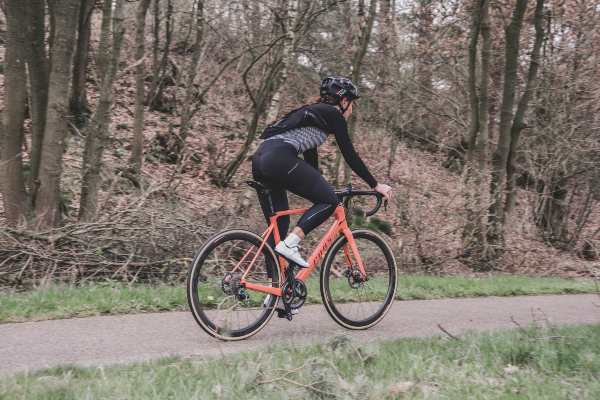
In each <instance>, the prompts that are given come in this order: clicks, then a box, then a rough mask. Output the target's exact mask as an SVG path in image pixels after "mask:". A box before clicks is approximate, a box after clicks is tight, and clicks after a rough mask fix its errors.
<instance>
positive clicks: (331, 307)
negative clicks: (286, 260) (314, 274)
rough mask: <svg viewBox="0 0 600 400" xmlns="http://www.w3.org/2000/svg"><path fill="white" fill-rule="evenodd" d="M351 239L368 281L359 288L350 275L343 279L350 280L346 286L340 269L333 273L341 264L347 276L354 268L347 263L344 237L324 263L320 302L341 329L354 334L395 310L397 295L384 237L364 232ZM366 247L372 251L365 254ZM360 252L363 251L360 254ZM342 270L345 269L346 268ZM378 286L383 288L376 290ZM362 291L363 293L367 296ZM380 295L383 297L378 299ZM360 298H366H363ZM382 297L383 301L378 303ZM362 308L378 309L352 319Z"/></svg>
mask: <svg viewBox="0 0 600 400" xmlns="http://www.w3.org/2000/svg"><path fill="white" fill-rule="evenodd" d="M352 235H353V237H354V240H355V242H356V244H357V247H358V248H359V253H360V255H361V258H362V259H363V264H364V266H365V269H366V272H367V276H368V277H369V280H367V281H366V282H363V283H356V282H354V283H353V284H354V285H356V287H353V286H352V285H351V281H350V278H348V276H347V275H346V276H343V279H346V280H347V282H344V281H343V279H342V277H340V276H339V271H338V270H337V269H336V272H335V273H334V272H332V268H334V267H335V268H340V264H343V265H345V266H346V270H344V273H347V271H350V268H351V267H352V266H348V265H347V264H348V262H347V260H346V257H345V256H344V253H343V246H344V245H346V244H347V243H348V241H347V239H346V237H345V236H343V235H342V236H340V237H339V238H338V239H337V240H336V241H335V242H334V243H333V245H332V246H331V248H330V249H329V251H328V252H327V254H326V256H325V259H324V261H323V268H322V269H321V276H320V288H321V298H322V299H323V304H324V305H325V309H326V310H327V312H328V313H329V315H330V316H331V318H333V320H334V321H335V322H337V323H338V324H339V325H341V326H343V327H344V328H347V329H354V330H360V329H368V328H370V327H372V326H374V325H376V324H377V323H379V322H380V321H381V320H382V319H383V317H384V316H385V315H386V314H387V312H388V311H389V309H390V307H391V306H392V303H393V301H394V297H395V295H396V285H397V276H396V275H397V266H396V261H395V259H394V256H393V253H392V249H391V248H390V246H389V245H388V244H387V243H386V241H385V240H384V239H383V238H381V236H379V235H378V234H376V233H375V232H372V231H369V230H365V229H358V230H353V231H352ZM367 243H368V244H370V245H371V247H370V248H369V249H368V251H365V244H367ZM361 248H363V249H362V250H361ZM339 258H341V259H342V260H343V261H341V260H339ZM341 268H342V269H343V267H341ZM354 271H356V269H355V270H354ZM369 282H371V283H369ZM377 285H378V286H380V287H379V288H376V286H377ZM334 289H335V290H338V289H339V292H340V293H341V294H340V295H338V294H334V293H333V291H334ZM360 289H364V293H363V292H361V290H360ZM369 290H370V291H369ZM383 291H384V292H385V293H383ZM367 292H368V293H367ZM380 292H381V295H379V293H380ZM336 293H337V292H336ZM357 295H358V298H357ZM361 295H364V296H365V297H361ZM379 297H381V300H377V299H378V298H379ZM357 300H358V301H357ZM361 300H362V301H361ZM360 304H367V305H368V306H375V310H374V311H373V312H368V313H367V315H363V316H360V317H353V316H352V315H351V314H352V313H351V312H350V309H353V308H360ZM355 306H356V307H355ZM363 308H364V307H363Z"/></svg>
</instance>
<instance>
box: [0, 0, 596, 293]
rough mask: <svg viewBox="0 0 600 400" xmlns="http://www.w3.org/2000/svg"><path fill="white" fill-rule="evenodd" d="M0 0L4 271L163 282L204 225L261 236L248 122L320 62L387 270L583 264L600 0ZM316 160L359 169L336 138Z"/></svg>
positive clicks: (298, 100) (544, 271) (302, 90)
mask: <svg viewBox="0 0 600 400" xmlns="http://www.w3.org/2000/svg"><path fill="white" fill-rule="evenodd" d="M0 8H1V13H0V56H1V58H2V69H1V70H0V72H1V74H0V99H1V100H0V108H1V113H2V121H3V123H2V124H0V127H1V128H0V129H1V131H0V189H1V198H0V285H10V286H22V285H29V284H31V283H35V282H39V281H40V280H47V279H59V280H67V281H73V282H79V281H82V280H88V279H106V278H109V279H124V280H128V281H132V280H152V279H160V280H172V279H175V280H177V279H181V278H182V277H183V276H184V275H185V271H186V268H187V264H188V262H189V260H190V258H191V257H193V255H194V253H195V252H196V251H197V250H198V248H199V246H200V245H201V244H202V242H203V241H204V240H205V239H206V238H207V237H208V236H209V235H211V234H212V233H214V232H215V231H217V230H218V229H221V228H223V227H226V226H234V225H235V226H239V225H243V226H246V227H249V228H250V229H253V230H255V231H260V230H261V229H262V228H263V225H264V221H263V219H262V216H261V215H260V211H259V207H258V206H257V202H256V199H255V194H254V193H253V192H252V191H251V189H250V188H248V187H247V186H246V185H245V181H246V180H248V179H251V173H250V170H249V157H250V156H251V155H252V152H253V150H254V149H255V148H256V146H257V145H258V143H259V139H258V136H260V132H261V131H262V129H263V128H264V127H265V126H266V124H268V123H269V122H272V121H274V120H275V119H276V118H277V117H278V116H281V115H282V114H283V113H285V112H286V111H289V110H291V109H293V108H295V107H298V106H299V105H301V104H304V103H305V102H306V101H308V99H309V98H310V97H311V96H314V95H316V94H318V84H319V81H320V79H322V78H323V77H325V76H327V75H332V74H335V75H346V76H349V77H351V78H352V79H353V80H354V81H355V82H357V83H358V85H359V87H360V89H361V92H362V98H361V99H360V100H359V102H358V107H357V108H356V109H355V115H354V116H353V118H352V119H351V120H350V121H349V126H350V129H351V133H352V136H353V142H354V143H355V146H356V148H357V149H358V151H359V152H360V154H361V156H362V157H363V159H365V162H366V164H367V165H368V166H369V167H370V169H371V170H372V172H373V174H374V176H375V177H376V178H377V179H378V180H379V181H380V182H385V183H389V184H390V185H391V186H393V187H394V189H395V197H394V202H393V204H390V207H389V208H388V210H387V212H385V213H380V214H379V215H378V216H377V217H372V218H371V219H368V220H366V219H365V218H364V217H363V216H362V215H361V214H360V211H359V210H353V211H352V214H353V217H352V220H353V224H354V225H355V226H361V225H368V226H370V227H371V228H374V229H378V230H380V231H382V232H384V233H386V234H387V235H389V238H390V241H391V242H392V243H393V245H394V249H395V251H396V254H397V256H398V259H399V261H401V262H402V264H401V268H402V269H403V270H404V271H415V272H422V273H431V274H459V273H460V274H477V273H489V272H490V271H497V272H504V273H522V274H536V275H564V276H590V275H598V274H600V266H599V264H598V263H599V261H598V260H599V258H600V205H599V203H600V112H599V111H600V68H599V67H598V65H599V62H600V2H598V1H597V0H506V1H505V0H495V1H490V0H456V1H455V0H450V1H448V0H444V1H441V0H414V1H409V0H345V1H344V0H338V1H334V0H260V1H250V0H238V1H220V0H137V1H130V0H127V1H126V0H111V1H101V0H97V1H93V0H3V1H1V2H0ZM320 168H321V169H322V172H323V174H324V175H325V177H326V178H327V179H328V180H329V181H330V182H332V183H334V184H335V185H337V186H342V185H345V184H347V183H349V182H352V183H353V184H354V186H357V187H358V186H361V185H364V183H362V182H361V181H360V179H359V178H357V177H355V176H354V177H353V176H352V174H351V171H350V170H349V169H348V167H347V166H345V164H344V162H343V159H341V157H340V155H339V152H338V151H337V149H336V147H335V144H333V143H329V144H327V145H325V146H324V148H323V149H320ZM294 204H295V205H297V204H304V203H303V202H302V201H300V200H299V199H296V201H295V203H294ZM314 236H315V237H317V236H318V235H314Z"/></svg>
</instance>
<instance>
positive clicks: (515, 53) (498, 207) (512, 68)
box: [487, 0, 527, 258]
mask: <svg viewBox="0 0 600 400" xmlns="http://www.w3.org/2000/svg"><path fill="white" fill-rule="evenodd" d="M526 9H527V0H517V4H516V6H515V9H514V11H513V15H512V19H511V22H510V24H509V26H508V27H507V28H506V34H505V37H506V44H505V47H506V49H505V66H504V87H503V90H502V106H501V108H500V127H499V132H498V144H497V146H496V150H495V151H494V154H493V156H492V174H491V182H490V196H491V206H490V208H489V210H488V212H489V227H488V228H489V229H488V235H487V236H488V241H489V242H490V244H493V245H494V247H495V249H496V250H497V254H496V256H495V257H494V258H496V257H497V256H500V254H501V253H502V251H503V247H504V207H503V199H504V196H503V191H502V188H504V185H505V179H506V165H507V161H508V153H509V151H510V140H511V136H510V130H511V125H512V123H513V115H514V112H513V108H514V103H515V92H516V87H517V84H518V82H517V67H518V61H519V38H520V36H521V26H522V25H523V16H524V15H525V10H526Z"/></svg>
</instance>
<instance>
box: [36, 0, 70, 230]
mask: <svg viewBox="0 0 600 400" xmlns="http://www.w3.org/2000/svg"><path fill="white" fill-rule="evenodd" d="M79 4H80V2H79V1H78V0H64V1H62V2H61V3H60V4H54V7H53V8H52V9H53V12H52V18H53V19H54V21H55V28H54V29H55V31H54V38H53V40H52V42H51V43H52V57H51V62H50V65H51V67H50V77H49V86H48V113H47V118H46V126H45V132H44V140H43V144H42V153H41V158H40V159H41V161H40V174H39V180H40V188H39V191H38V195H37V198H36V204H35V213H36V217H37V219H38V223H39V225H40V226H42V227H44V226H54V225H56V224H57V223H58V222H59V220H60V214H59V207H58V205H59V201H60V181H61V175H62V157H63V152H64V150H65V146H66V142H65V136H66V133H67V118H68V115H69V114H68V98H69V96H68V94H69V80H70V72H71V61H72V56H73V47H74V44H75V34H76V29H75V28H76V24H74V23H73V21H75V20H76V19H77V12H78V11H79Z"/></svg>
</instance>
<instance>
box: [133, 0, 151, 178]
mask: <svg viewBox="0 0 600 400" xmlns="http://www.w3.org/2000/svg"><path fill="white" fill-rule="evenodd" d="M151 1H152V0H141V1H140V3H139V4H138V8H137V12H136V19H135V20H136V25H135V42H136V50H135V59H136V62H137V63H139V64H138V65H137V67H136V68H135V117H134V124H133V140H132V142H131V159H130V164H131V166H132V167H131V168H132V172H133V174H134V175H135V176H138V175H139V174H140V171H141V169H142V159H143V156H144V99H145V85H144V80H145V78H146V68H145V60H144V55H145V54H144V53H145V40H146V35H145V33H146V14H147V13H148V8H149V7H150V2H151Z"/></svg>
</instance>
